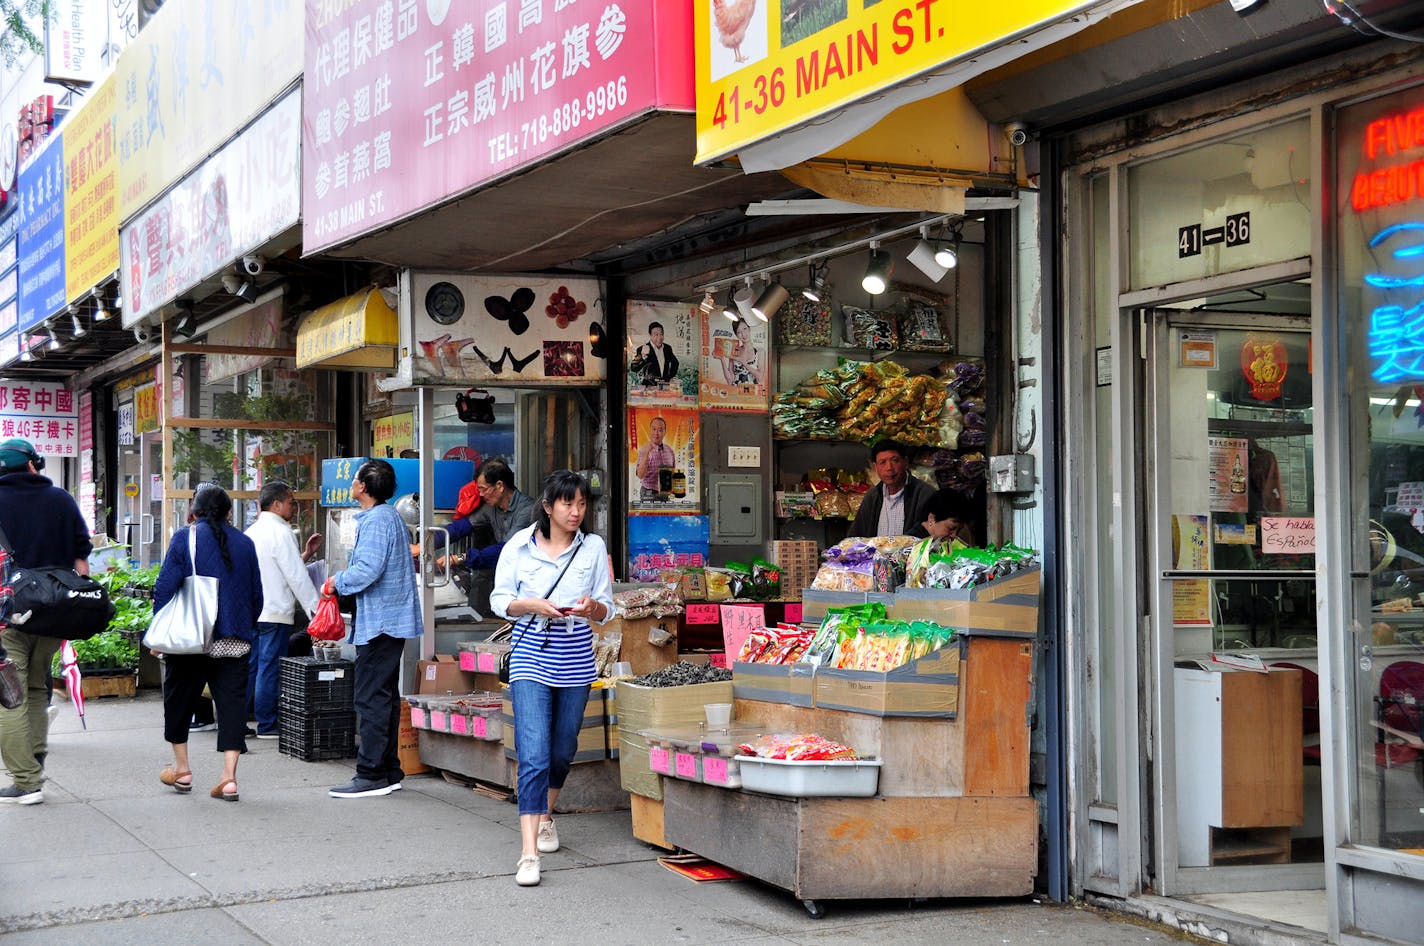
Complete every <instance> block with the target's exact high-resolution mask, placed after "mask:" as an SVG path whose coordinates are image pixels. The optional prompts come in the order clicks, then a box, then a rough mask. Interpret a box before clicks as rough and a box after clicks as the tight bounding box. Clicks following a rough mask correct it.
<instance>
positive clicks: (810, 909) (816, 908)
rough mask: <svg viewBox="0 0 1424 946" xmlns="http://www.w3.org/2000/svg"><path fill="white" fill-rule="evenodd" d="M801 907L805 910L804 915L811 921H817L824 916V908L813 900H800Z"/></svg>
mask: <svg viewBox="0 0 1424 946" xmlns="http://www.w3.org/2000/svg"><path fill="white" fill-rule="evenodd" d="M801 905H802V906H804V907H805V908H806V915H807V916H809V917H810V918H811V919H813V920H819V919H821V917H823V916H825V915H826V908H825V907H823V906H821V905H820V904H819V903H817V902H816V901H814V900H802V901H801Z"/></svg>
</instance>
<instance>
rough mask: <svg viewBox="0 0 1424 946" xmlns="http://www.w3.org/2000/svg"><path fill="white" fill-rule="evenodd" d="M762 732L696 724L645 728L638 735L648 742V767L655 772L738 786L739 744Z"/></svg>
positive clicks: (739, 777) (740, 782)
mask: <svg viewBox="0 0 1424 946" xmlns="http://www.w3.org/2000/svg"><path fill="white" fill-rule="evenodd" d="M764 732H765V730H764V729H761V728H749V727H744V726H733V727H730V728H726V729H708V728H707V727H706V726H705V725H699V726H672V727H666V728H662V729H645V730H643V731H642V733H641V735H642V736H643V738H645V739H646V740H647V742H648V767H649V768H650V769H651V770H652V771H654V772H656V773H658V774H659V775H665V776H669V777H671V778H680V779H686V780H687V781H690V782H705V783H706V784H708V785H717V786H720V787H722V788H741V787H742V774H741V765H740V763H739V762H738V761H737V755H738V753H739V751H740V750H739V747H740V746H741V745H742V744H743V743H745V742H748V741H750V740H752V739H755V738H757V737H758V736H760V735H762V734H763V733H764Z"/></svg>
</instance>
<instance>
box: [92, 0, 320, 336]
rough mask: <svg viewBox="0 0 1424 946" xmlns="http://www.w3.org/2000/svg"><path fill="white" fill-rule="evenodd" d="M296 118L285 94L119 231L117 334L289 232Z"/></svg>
mask: <svg viewBox="0 0 1424 946" xmlns="http://www.w3.org/2000/svg"><path fill="white" fill-rule="evenodd" d="M164 9H165V10H166V9H167V8H166V7H165V8H164ZM300 111H301V100H300V98H299V94H298V92H296V91H295V90H294V91H292V92H289V93H288V94H287V96H286V97H285V98H283V99H282V100H281V101H280V102H278V103H277V104H276V105H274V106H272V108H271V109H270V110H269V111H267V112H266V113H265V114H264V115H263V116H262V117H261V118H259V119H257V121H255V122H253V123H252V125H251V126H250V127H248V128H247V129H246V130H244V131H243V132H242V134H241V135H239V136H238V137H237V138H236V139H234V140H233V141H232V142H230V143H229V144H228V145H227V146H226V147H225V148H223V149H222V150H221V151H219V152H218V153H217V154H215V155H213V157H212V158H211V159H209V160H208V161H207V162H205V163H204V164H203V166H202V167H201V168H199V169H198V170H197V171H195V172H193V173H192V174H190V175H188V176H187V177H186V178H184V179H183V181H182V182H181V183H179V184H178V185H177V186H175V187H174V188H173V189H172V190H170V191H169V192H168V193H166V194H164V195H163V196H162V197H161V198H159V199H158V200H157V201H155V202H154V203H153V204H152V205H151V206H150V207H149V208H148V209H146V210H145V211H144V212H143V213H141V214H139V215H138V216H137V217H134V218H133V219H132V220H130V221H129V223H128V224H127V225H126V226H125V227H124V228H123V229H122V230H121V231H120V233H119V250H120V255H121V258H122V270H121V272H122V275H123V282H124V308H123V319H124V325H125V327H128V326H131V325H134V324H135V323H137V322H138V321H139V320H141V319H142V318H143V317H144V316H145V315H147V314H148V313H150V312H153V311H154V310H156V309H158V308H159V307H160V306H162V305H164V304H165V303H167V302H170V301H171V300H172V299H174V298H175V297H176V296H177V295H178V294H179V293H182V292H185V291H187V290H188V288H189V287H191V286H195V285H197V284H198V283H200V282H202V281H203V280H204V279H206V278H207V277H208V276H210V275H212V274H213V273H214V272H216V271H217V270H219V269H221V268H222V267H223V266H225V265H227V264H228V263H230V262H232V260H233V259H234V258H236V257H238V256H240V255H242V254H243V253H245V252H247V251H248V250H250V249H252V248H253V247H256V246H260V245H262V244H263V243H265V242H267V241H268V240H270V239H271V238H272V237H274V236H277V235H278V234H280V233H282V232H283V231H284V230H286V229H288V228H289V227H291V226H293V225H295V224H296V222H297V219H298V217H299V215H300V213H301V203H300V202H301V184H300V181H301V154H300V151H299V149H300V144H301V135H300V132H299V128H300V122H301V114H300Z"/></svg>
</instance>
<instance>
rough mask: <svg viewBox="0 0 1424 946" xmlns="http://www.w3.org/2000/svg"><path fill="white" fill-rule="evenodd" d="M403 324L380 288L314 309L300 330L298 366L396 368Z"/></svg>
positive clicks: (365, 290) (364, 290) (298, 336)
mask: <svg viewBox="0 0 1424 946" xmlns="http://www.w3.org/2000/svg"><path fill="white" fill-rule="evenodd" d="M399 344H400V327H399V325H398V324H397V319H396V314H395V312H394V311H393V310H392V309H391V307H390V305H388V304H387V303H386V299H385V296H384V295H382V293H381V290H379V289H363V290H361V291H360V292H358V293H356V294H355V295H353V296H347V297H346V298H345V299H340V300H338V301H336V302H333V303H330V304H329V305H324V306H322V307H321V308H319V309H315V310H313V311H312V313H311V314H310V315H308V316H307V317H306V318H305V319H304V320H303V321H302V324H301V327H300V328H298V329H297V367H298V368H316V367H321V368H384V369H386V370H388V371H393V370H395V366H396V347H397V345H399Z"/></svg>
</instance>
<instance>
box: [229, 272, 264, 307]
mask: <svg viewBox="0 0 1424 946" xmlns="http://www.w3.org/2000/svg"><path fill="white" fill-rule="evenodd" d="M222 284H223V288H224V289H226V290H227V291H228V292H229V293H230V294H232V295H234V296H237V297H238V298H239V299H241V300H242V301H243V302H247V303H251V302H254V301H256V299H257V284H256V283H255V282H253V281H252V280H251V279H248V278H246V277H243V276H239V275H237V274H236V273H223V278H222Z"/></svg>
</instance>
